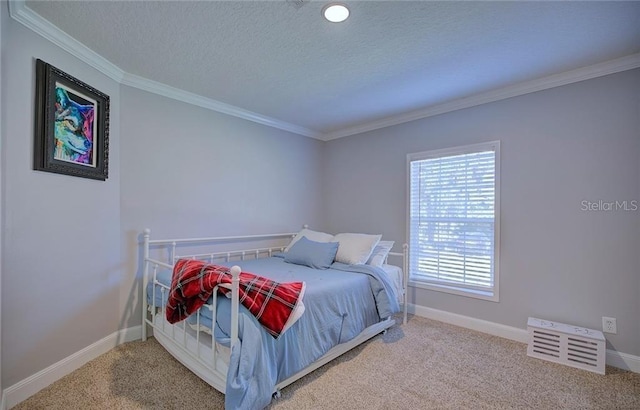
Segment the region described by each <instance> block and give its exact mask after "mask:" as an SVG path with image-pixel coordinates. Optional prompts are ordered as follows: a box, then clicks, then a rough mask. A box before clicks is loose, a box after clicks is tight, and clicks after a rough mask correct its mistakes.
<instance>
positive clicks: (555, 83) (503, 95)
mask: <svg viewBox="0 0 640 410" xmlns="http://www.w3.org/2000/svg"><path fill="white" fill-rule="evenodd" d="M638 67H640V53H637V54H631V55H628V56H625V57H621V58H617V59H615V60H609V61H605V62H603V63H598V64H594V65H590V66H587V67H582V68H578V69H575V70H571V71H565V72H563V73H560V74H554V75H550V76H547V77H543V78H539V79H536V80H531V81H525V82H522V83H518V84H514V85H510V86H508V87H503V88H499V89H497V90H492V91H488V92H485V93H480V94H476V95H472V96H470V97H465V98H459V99H456V100H452V101H448V102H445V103H442V104H436V105H433V106H431V107H427V108H424V109H421V110H417V111H411V112H408V113H404V114H399V115H394V116H391V117H387V118H383V119H381V120H376V121H371V122H367V123H364V124H360V125H356V126H353V127H348V128H344V129H342V130H338V131H334V132H330V133H326V134H324V135H323V137H322V140H323V141H330V140H334V139H338V138H342V137H347V136H349V135H355V134H361V133H363V132H367V131H373V130H377V129H380V128H385V127H390V126H392V125H398V124H402V123H405V122H409V121H415V120H419V119H422V118H427V117H433V116H435V115H440V114H444V113H448V112H452V111H457V110H461V109H464V108H470V107H474V106H476V105H481V104H486V103H490V102H494V101H499V100H504V99H507V98H511V97H517V96H520V95H525V94H529V93H534V92H536V91H542V90H547V89H549V88H554V87H559V86H562V85H567V84H571V83H576V82H579V81H584V80H589V79H592V78H596V77H601V76H605V75H609V74H615V73H618V72H622V71H627V70H632V69H634V68H638Z"/></svg>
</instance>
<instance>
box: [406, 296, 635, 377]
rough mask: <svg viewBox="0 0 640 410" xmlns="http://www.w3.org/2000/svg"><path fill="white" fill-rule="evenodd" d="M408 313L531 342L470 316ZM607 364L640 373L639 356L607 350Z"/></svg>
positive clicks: (414, 308)
mask: <svg viewBox="0 0 640 410" xmlns="http://www.w3.org/2000/svg"><path fill="white" fill-rule="evenodd" d="M408 311H409V313H413V314H415V315H416V316H421V317H425V318H427V319H433V320H437V321H440V322H445V323H449V324H452V325H456V326H460V327H464V328H467V329H471V330H476V331H478V332H482V333H488V334H490V335H494V336H499V337H503V338H505V339H509V340H515V341H516V342H522V343H528V341H529V333H528V332H527V330H526V329H520V328H517V327H513V326H506V325H501V324H499V323H495V322H489V321H487V320H482V319H476V318H473V317H469V316H463V315H459V314H457V313H451V312H446V311H444V310H438V309H432V308H428V307H425V306H419V305H412V304H409V306H408ZM606 363H607V365H609V366H613V367H617V368H619V369H623V370H630V371H632V372H634V373H640V357H639V356H633V355H630V354H627V353H621V352H617V351H615V350H611V349H607V357H606Z"/></svg>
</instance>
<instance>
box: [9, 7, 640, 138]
mask: <svg viewBox="0 0 640 410" xmlns="http://www.w3.org/2000/svg"><path fill="white" fill-rule="evenodd" d="M9 15H10V16H11V17H12V18H13V19H14V20H16V21H18V22H19V23H21V24H22V25H24V26H25V27H27V28H29V29H30V30H32V31H34V32H36V33H37V34H39V35H41V36H42V37H44V38H45V39H47V40H49V41H51V42H52V43H54V44H55V45H57V46H58V47H60V48H62V49H63V50H65V51H67V52H68V53H70V54H71V55H73V56H75V57H77V58H78V59H80V60H81V61H83V62H85V63H87V64H88V65H90V66H91V67H93V68H95V69H96V70H98V71H100V72H102V73H103V74H105V75H107V76H108V77H109V78H112V79H113V80H115V81H116V82H118V83H120V84H123V85H127V86H130V87H134V88H138V89H140V90H144V91H148V92H150V93H154V94H158V95H162V96H164V97H168V98H171V99H174V100H178V101H182V102H185V103H187V104H192V105H196V106H199V107H203V108H206V109H209V110H212V111H216V112H220V113H222V114H227V115H231V116H234V117H238V118H241V119H244V120H247V121H251V122H255V123H258V124H262V125H266V126H269V127H272V128H277V129H281V130H283V131H288V132H292V133H294V134H298V135H302V136H305V137H310V138H315V139H319V140H322V141H331V140H334V139H338V138H342V137H347V136H350V135H355V134H361V133H364V132H368V131H373V130H377V129H380V128H386V127H390V126H393V125H398V124H402V123H405V122H410V121H415V120H419V119H422V118H428V117H433V116H435V115H440V114H445V113H448V112H452V111H457V110H461V109H464V108H470V107H474V106H477V105H481V104H486V103H490V102H495V101H499V100H504V99H507V98H511V97H517V96H520V95H525V94H529V93H533V92H536V91H542V90H547V89H549V88H554V87H559V86H562V85H567V84H571V83H575V82H579V81H584V80H589V79H592V78H596V77H601V76H604V75H608V74H614V73H618V72H621V71H626V70H632V69H634V68H638V67H640V53H636V54H631V55H628V56H626V57H622V58H618V59H615V60H610V61H605V62H603V63H599V64H594V65H591V66H587V67H582V68H578V69H575V70H571V71H566V72H563V73H559V74H554V75H550V76H547V77H543V78H539V79H536V80H531V81H525V82H523V83H519V84H514V85H511V86H507V87H503V88H500V89H497V90H492V91H488V92H485V93H480V94H476V95H472V96H469V97H464V98H459V99H456V100H452V101H447V102H445V103H441V104H435V105H432V106H430V107H426V108H423V109H420V110H416V111H411V112H407V113H403V114H399V115H394V116H390V117H387V118H382V119H379V120H374V121H370V122H366V123H364V124H359V125H355V126H353V127H347V128H343V129H340V130H337V131H333V132H329V133H324V134H323V133H320V132H316V131H313V130H310V129H308V128H305V127H301V126H299V125H295V124H291V123H288V122H285V121H281V120H278V119H275V118H272V117H268V116H265V115H261V114H258V113H255V112H252V111H248V110H245V109H242V108H239V107H236V106H233V105H230V104H226V103H223V102H221V101H217V100H214V99H211V98H207V97H203V96H201V95H197V94H194V93H191V92H188V91H184V90H181V89H178V88H175V87H171V86H168V85H166V84H162V83H159V82H157V81H153V80H149V79H146V78H143V77H140V76H137V75H134V74H129V73H127V72H125V71H123V70H122V69H120V68H119V67H117V66H116V65H114V64H113V63H111V62H110V61H108V60H107V59H105V58H104V57H102V56H100V55H99V54H97V53H96V52H94V51H93V50H91V49H90V48H88V47H87V46H85V45H84V44H82V43H80V42H79V41H77V40H76V39H74V38H73V37H71V36H69V35H68V34H66V33H65V32H63V31H62V30H60V29H59V28H58V27H56V26H55V25H53V24H52V23H50V22H49V21H47V20H45V19H44V18H42V17H41V16H40V15H39V14H37V13H35V12H34V11H33V10H31V9H30V8H28V7H27V6H26V3H25V0H9Z"/></svg>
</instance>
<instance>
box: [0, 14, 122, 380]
mask: <svg viewBox="0 0 640 410" xmlns="http://www.w3.org/2000/svg"><path fill="white" fill-rule="evenodd" d="M4 23H6V25H7V27H6V29H7V31H6V32H5V33H4V34H5V35H6V36H7V38H6V43H7V44H6V48H5V50H4V52H5V54H4V56H3V57H4V62H3V63H4V66H3V71H2V80H3V82H4V83H3V87H2V94H3V101H4V102H5V104H4V106H3V113H2V125H3V127H4V130H3V131H4V132H3V140H2V150H3V154H4V158H3V162H2V173H3V175H4V179H3V189H4V208H3V227H2V228H3V233H4V243H3V245H4V249H3V258H2V264H3V267H2V273H3V277H2V280H3V283H2V365H3V366H2V383H3V386H11V385H13V384H14V383H16V382H18V381H20V380H22V379H24V378H26V377H28V376H31V375H33V374H34V373H36V372H38V371H40V370H42V369H44V368H46V367H48V366H49V365H51V364H53V363H55V362H57V361H59V360H61V359H63V358H65V357H68V356H70V355H71V354H73V353H75V352H77V351H79V350H81V349H83V348H85V347H87V346H89V345H91V344H92V343H94V342H96V341H98V340H100V339H102V338H103V337H105V336H107V335H109V334H111V333H113V332H115V331H116V330H118V310H117V309H115V308H114V304H116V303H117V300H118V287H119V281H121V280H122V276H123V274H124V272H123V270H122V262H121V258H120V248H119V246H118V245H117V244H118V243H119V239H120V230H119V226H120V225H119V224H120V172H119V170H120V155H119V151H120V146H119V143H120V132H119V131H120V115H119V114H120V113H119V109H118V106H119V104H120V86H119V84H118V83H116V82H115V81H113V80H111V79H109V78H108V77H106V76H104V75H103V74H101V73H99V72H97V71H96V70H94V69H92V68H90V67H89V66H87V65H86V64H84V63H82V62H80V61H78V60H77V59H76V58H74V57H72V56H70V55H69V54H67V53H65V52H63V51H62V50H60V49H59V48H57V47H55V46H53V45H52V44H51V43H50V42H48V41H46V40H44V39H43V38H41V37H39V36H37V35H36V34H34V33H33V32H32V31H30V30H27V29H26V28H24V27H23V26H21V25H20V24H18V23H16V22H15V21H13V20H9V21H3V29H4V28H5V27H4V25H5V24H4ZM36 58H40V59H43V60H44V61H46V62H48V63H50V64H52V65H54V66H56V67H58V68H59V69H61V70H63V71H65V72H67V73H69V74H71V75H73V76H74V77H76V78H79V79H81V80H82V81H84V82H86V83H88V84H91V85H92V86H94V87H96V88H97V89H99V90H100V91H102V92H104V93H106V94H107V95H109V96H110V97H111V105H112V110H111V127H110V136H109V137H110V139H109V141H110V155H109V168H110V169H109V171H110V172H109V179H108V180H107V181H106V182H102V181H95V180H89V179H85V178H77V177H70V176H65V175H58V174H52V173H46V172H38V171H34V170H32V163H33V161H32V158H33V135H34V134H33V133H34V129H33V126H34V94H35V90H34V84H35V59H36ZM7 102H10V104H7Z"/></svg>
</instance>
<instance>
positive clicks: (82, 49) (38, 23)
mask: <svg viewBox="0 0 640 410" xmlns="http://www.w3.org/2000/svg"><path fill="white" fill-rule="evenodd" d="M9 15H10V16H11V18H13V19H14V20H16V21H17V22H18V23H20V24H22V25H23V26H25V27H27V28H28V29H30V30H31V31H34V32H36V33H37V34H39V35H41V36H42V37H44V38H45V39H47V40H49V41H50V42H52V43H53V44H55V45H56V46H58V47H60V48H61V49H63V50H64V51H66V52H67V53H69V54H71V55H73V56H74V57H76V58H78V59H79V60H81V61H83V62H85V63H87V64H89V65H90V66H91V67H93V68H95V69H96V70H98V71H100V72H101V73H103V74H104V75H106V76H107V77H109V78H111V79H113V80H115V81H117V82H120V81H121V80H122V77H123V75H124V71H122V70H121V69H120V68H119V67H117V66H116V65H115V64H113V63H112V62H110V61H109V60H107V59H106V58H104V57H102V56H101V55H99V54H98V53H96V52H95V51H93V50H91V49H90V48H89V47H87V46H85V45H84V44H82V43H81V42H79V41H78V40H76V39H75V38H73V37H71V36H70V35H68V34H67V33H65V32H64V31H62V30H60V29H59V28H58V27H56V26H54V25H53V24H51V23H50V22H49V21H48V20H46V19H44V18H43V17H42V16H40V15H39V14H37V13H36V12H34V11H33V10H31V9H30V8H28V7H27V5H26V3H25V1H24V0H9Z"/></svg>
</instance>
